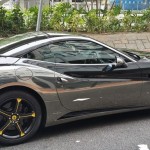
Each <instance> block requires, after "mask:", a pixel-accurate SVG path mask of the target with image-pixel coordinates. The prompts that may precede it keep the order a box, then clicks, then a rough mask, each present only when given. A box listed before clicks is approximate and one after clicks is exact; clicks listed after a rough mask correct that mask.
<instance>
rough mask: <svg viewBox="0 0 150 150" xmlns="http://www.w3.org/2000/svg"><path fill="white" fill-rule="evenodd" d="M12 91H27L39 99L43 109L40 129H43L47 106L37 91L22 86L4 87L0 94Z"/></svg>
mask: <svg viewBox="0 0 150 150" xmlns="http://www.w3.org/2000/svg"><path fill="white" fill-rule="evenodd" d="M11 90H14V91H15V90H19V91H26V92H28V93H29V94H31V95H33V96H34V97H35V98H36V99H37V101H38V102H39V104H40V106H41V109H42V121H41V126H40V128H43V127H44V126H45V124H46V118H47V112H46V106H45V103H44V101H43V99H42V97H41V96H40V95H39V94H38V93H37V92H36V91H35V90H33V89H31V88H29V87H25V86H20V85H15V86H9V87H4V88H2V89H0V94H2V93H5V92H8V91H11Z"/></svg>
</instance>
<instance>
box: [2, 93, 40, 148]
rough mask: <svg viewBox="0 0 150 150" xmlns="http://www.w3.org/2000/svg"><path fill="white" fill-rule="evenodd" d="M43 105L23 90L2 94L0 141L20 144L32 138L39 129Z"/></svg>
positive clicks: (7, 143) (8, 143) (6, 143)
mask: <svg viewBox="0 0 150 150" xmlns="http://www.w3.org/2000/svg"><path fill="white" fill-rule="evenodd" d="M41 119H42V112H41V107H40V105H39V103H38V102H37V100H36V99H35V97H34V96H32V95H30V94H28V93H25V92H23V91H9V92H6V93H4V94H1V95H0V143H1V144H5V145H12V144H19V143H22V142H24V141H26V140H28V139H29V138H31V137H32V136H33V135H34V134H35V133H36V131H37V130H38V129H39V127H40V124H41Z"/></svg>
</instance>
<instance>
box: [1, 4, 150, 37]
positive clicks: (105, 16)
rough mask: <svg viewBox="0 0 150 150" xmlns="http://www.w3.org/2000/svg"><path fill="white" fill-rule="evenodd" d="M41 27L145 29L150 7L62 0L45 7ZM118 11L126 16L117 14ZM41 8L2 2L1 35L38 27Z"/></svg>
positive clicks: (100, 30) (101, 30) (103, 30)
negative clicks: (130, 8)
mask: <svg viewBox="0 0 150 150" xmlns="http://www.w3.org/2000/svg"><path fill="white" fill-rule="evenodd" d="M42 13H43V15H42V25H41V29H42V30H54V31H70V32H79V31H80V32H92V33H108V32H143V31H150V9H147V10H145V11H143V12H142V15H138V14H137V13H135V12H132V11H124V12H122V11H121V7H119V6H116V7H113V8H112V9H111V10H107V9H105V10H101V9H97V10H95V9H92V10H90V11H85V10H84V9H83V8H80V9H76V8H73V7H72V6H71V4H69V3H59V4H57V5H55V6H53V7H44V8H43V12H42ZM119 14H123V15H124V17H122V18H118V15H119ZM37 15H38V8H37V7H32V8H30V9H28V10H24V11H22V10H21V9H20V8H19V7H17V6H16V7H15V8H14V9H13V10H6V9H4V8H3V7H2V6H0V36H7V35H8V34H18V33H22V32H26V31H32V30H35V28H36V22H37Z"/></svg>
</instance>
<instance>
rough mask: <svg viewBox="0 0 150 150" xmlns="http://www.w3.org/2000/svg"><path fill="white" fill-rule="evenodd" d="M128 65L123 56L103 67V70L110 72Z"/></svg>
mask: <svg viewBox="0 0 150 150" xmlns="http://www.w3.org/2000/svg"><path fill="white" fill-rule="evenodd" d="M127 67H128V65H127V63H126V62H125V61H124V60H123V59H122V58H121V57H116V61H115V63H112V64H108V65H107V66H105V67H104V68H103V70H102V71H103V72H110V71H112V70H114V69H116V68H127Z"/></svg>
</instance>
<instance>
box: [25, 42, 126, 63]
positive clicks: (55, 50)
mask: <svg viewBox="0 0 150 150" xmlns="http://www.w3.org/2000/svg"><path fill="white" fill-rule="evenodd" d="M116 56H119V54H118V53H115V52H113V51H112V50H110V49H108V48H106V47H104V46H102V45H100V44H97V43H94V42H92V41H85V40H68V41H61V42H56V43H53V44H50V45H47V46H43V47H40V48H38V49H36V50H34V51H32V52H30V53H28V54H27V55H25V56H24V57H25V58H29V59H35V60H41V61H48V62H56V63H70V64H103V63H113V62H115V59H116ZM124 59H125V58H124ZM125 61H126V60H125Z"/></svg>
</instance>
